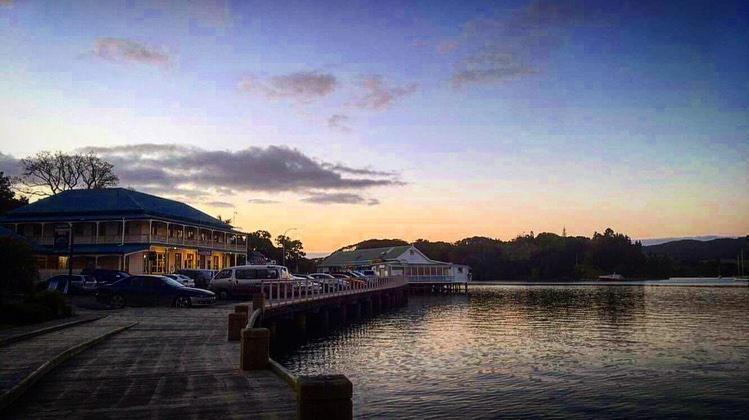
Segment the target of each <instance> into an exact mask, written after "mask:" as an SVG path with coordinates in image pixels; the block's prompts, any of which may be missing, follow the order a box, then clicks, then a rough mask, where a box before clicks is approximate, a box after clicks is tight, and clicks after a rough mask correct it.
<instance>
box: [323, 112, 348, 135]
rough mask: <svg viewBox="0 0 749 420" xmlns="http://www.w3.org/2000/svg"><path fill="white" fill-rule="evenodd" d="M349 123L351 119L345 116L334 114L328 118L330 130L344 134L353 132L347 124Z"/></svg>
mask: <svg viewBox="0 0 749 420" xmlns="http://www.w3.org/2000/svg"><path fill="white" fill-rule="evenodd" d="M348 121H349V117H348V116H346V115H343V114H333V115H331V116H330V118H328V128H331V129H333V130H339V131H343V132H348V131H351V128H349V127H348V126H347V125H346V123H347V122H348Z"/></svg>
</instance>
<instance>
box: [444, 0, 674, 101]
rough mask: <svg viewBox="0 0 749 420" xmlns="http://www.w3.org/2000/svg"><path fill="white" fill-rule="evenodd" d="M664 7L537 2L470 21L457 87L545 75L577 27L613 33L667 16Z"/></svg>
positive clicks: (572, 0) (557, 0)
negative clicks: (641, 19)
mask: <svg viewBox="0 0 749 420" xmlns="http://www.w3.org/2000/svg"><path fill="white" fill-rule="evenodd" d="M661 3H663V2H658V1H656V2H608V1H596V0H593V1H590V0H535V1H531V2H530V3H528V4H527V6H525V7H523V8H520V9H515V10H503V11H502V13H501V15H497V16H496V17H491V16H490V17H480V18H477V19H473V20H470V21H468V22H467V23H466V24H465V25H464V27H463V35H462V39H461V50H463V49H465V50H466V52H467V55H466V56H465V57H464V58H463V59H461V60H460V61H459V62H458V63H457V64H456V66H455V70H454V72H453V76H452V78H451V81H452V84H453V86H454V87H462V86H465V85H470V84H497V83H502V82H504V81H507V80H510V79H517V78H520V77H524V76H529V75H533V74H536V73H540V72H541V71H543V70H544V69H545V68H546V67H547V64H546V63H547V61H548V57H549V55H550V53H551V51H553V50H554V49H555V48H558V47H559V46H560V45H561V44H562V43H563V42H565V39H567V37H568V32H569V30H570V29H571V28H579V27H586V28H596V27H598V28H606V30H607V31H611V30H612V28H615V27H617V26H620V25H622V24H627V23H628V22H629V21H630V20H631V19H632V18H635V17H638V16H657V15H659V14H661V13H662V10H660V9H661V8H662V6H661V5H660V4H661ZM464 47H465V48H464Z"/></svg>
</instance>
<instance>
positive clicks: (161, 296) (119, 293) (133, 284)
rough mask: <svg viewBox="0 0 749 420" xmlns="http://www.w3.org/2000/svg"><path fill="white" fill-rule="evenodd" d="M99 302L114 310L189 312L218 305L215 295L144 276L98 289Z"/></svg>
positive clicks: (178, 283)
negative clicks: (163, 308)
mask: <svg viewBox="0 0 749 420" xmlns="http://www.w3.org/2000/svg"><path fill="white" fill-rule="evenodd" d="M96 299H97V300H98V301H100V302H103V303H107V304H109V305H111V306H113V307H115V308H122V307H123V306H125V305H130V306H176V307H178V308H188V307H190V306H193V305H210V304H212V303H214V302H215V301H216V295H215V294H214V293H213V292H209V291H208V290H202V289H195V288H192V287H185V286H183V285H182V283H180V282H178V281H176V280H174V279H171V278H169V277H165V276H152V275H143V276H131V277H128V278H125V279H122V280H120V281H117V282H115V283H113V284H109V285H105V286H102V287H99V289H98V290H97V292H96Z"/></svg>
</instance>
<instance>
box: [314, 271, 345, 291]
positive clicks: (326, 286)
mask: <svg viewBox="0 0 749 420" xmlns="http://www.w3.org/2000/svg"><path fill="white" fill-rule="evenodd" d="M310 277H312V278H313V279H315V280H316V281H318V282H320V284H321V285H322V288H323V291H330V290H340V289H343V288H344V287H346V286H347V283H346V282H345V280H343V279H338V278H335V277H333V276H332V275H330V274H328V273H312V274H310Z"/></svg>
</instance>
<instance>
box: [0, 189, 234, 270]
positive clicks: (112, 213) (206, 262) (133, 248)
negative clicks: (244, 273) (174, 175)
mask: <svg viewBox="0 0 749 420" xmlns="http://www.w3.org/2000/svg"><path fill="white" fill-rule="evenodd" d="M0 225H2V226H3V227H4V228H6V229H9V230H11V231H12V232H15V233H16V234H19V235H22V236H23V237H25V238H27V239H28V240H29V241H31V242H32V243H33V244H34V245H35V246H34V250H35V253H36V257H37V262H38V265H39V268H40V272H41V273H42V277H44V274H45V273H54V272H58V271H60V270H64V269H67V267H68V259H69V258H72V259H71V260H70V261H71V262H72V267H73V270H74V271H79V270H81V269H84V268H105V269H117V270H123V271H127V272H129V273H131V274H155V273H171V272H174V271H175V270H179V269H181V268H202V269H210V270H220V269H222V268H224V267H228V266H232V265H239V264H244V262H245V261H246V259H247V235H246V234H245V233H243V232H240V231H237V230H235V229H234V228H233V227H232V226H231V225H230V224H228V223H225V222H223V221H221V220H218V219H216V218H214V217H211V216H209V215H208V214H206V213H203V212H201V211H200V210H197V209H195V208H193V207H191V206H189V205H187V204H184V203H181V202H178V201H174V200H169V199H166V198H161V197H157V196H154V195H150V194H145V193H141V192H137V191H133V190H128V189H125V188H102V189H95V190H70V191H64V192H62V193H59V194H56V195H54V196H51V197H47V198H44V199H41V200H38V201H36V202H33V203H31V204H29V205H27V206H24V207H21V208H18V209H15V210H13V211H10V212H8V213H6V215H5V216H3V217H2V218H0ZM66 228H67V230H69V234H68V235H69V236H68V238H69V240H71V241H72V247H71V248H70V249H68V248H67V247H62V248H60V247H59V246H58V247H56V246H55V245H54V244H55V239H56V238H59V236H60V232H61V231H66ZM71 251H72V252H71Z"/></svg>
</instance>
